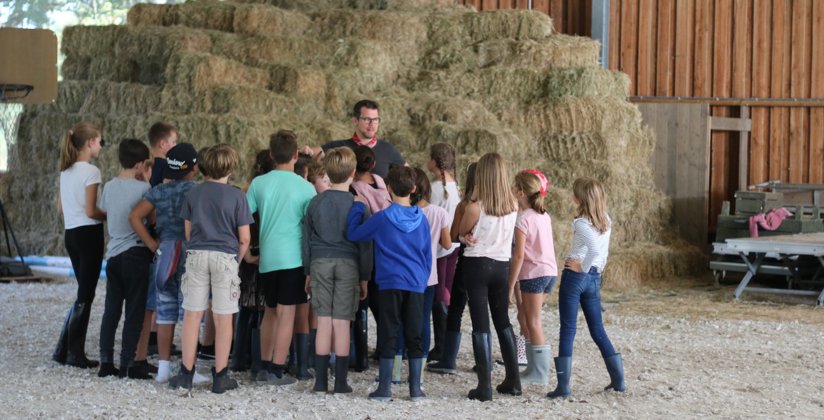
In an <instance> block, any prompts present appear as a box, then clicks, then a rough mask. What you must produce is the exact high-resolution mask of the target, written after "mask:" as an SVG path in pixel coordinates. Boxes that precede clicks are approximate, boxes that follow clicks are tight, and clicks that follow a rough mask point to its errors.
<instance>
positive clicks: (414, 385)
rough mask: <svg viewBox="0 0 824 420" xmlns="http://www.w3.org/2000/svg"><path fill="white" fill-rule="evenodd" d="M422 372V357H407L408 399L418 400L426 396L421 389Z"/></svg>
mask: <svg viewBox="0 0 824 420" xmlns="http://www.w3.org/2000/svg"><path fill="white" fill-rule="evenodd" d="M422 372H423V358H420V359H409V399H411V400H412V401H420V400H422V399H424V398H426V394H424V393H423V390H421V373H422Z"/></svg>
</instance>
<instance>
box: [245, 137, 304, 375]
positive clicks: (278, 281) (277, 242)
mask: <svg viewBox="0 0 824 420" xmlns="http://www.w3.org/2000/svg"><path fill="white" fill-rule="evenodd" d="M269 153H270V154H271V155H272V159H273V160H274V161H275V169H274V170H273V171H271V172H269V173H267V174H265V175H261V176H259V177H257V178H255V179H254V180H252V183H251V184H250V185H249V191H248V192H247V193H246V198H247V200H248V201H249V208H250V209H251V211H252V213H257V214H258V216H259V218H260V226H259V231H260V268H259V271H260V276H259V277H258V282H259V284H260V285H261V287H262V289H263V294H264V297H265V300H266V311H265V312H264V316H263V321H262V323H261V326H260V358H261V361H262V362H263V369H261V370H260V372H258V375H257V378H256V379H257V380H258V381H260V382H266V383H270V384H274V385H288V384H291V383H294V382H295V379H294V378H291V377H288V376H286V374H285V368H286V358H287V357H288V355H289V346H290V344H291V343H292V333H293V332H295V333H296V334H295V341H296V344H297V345H298V347H299V348H305V349H307V350H308V339H309V335H308V333H309V320H308V311H309V306H308V305H307V301H308V300H307V297H308V296H307V294H306V291H305V290H304V286H305V283H306V276H305V275H304V269H303V259H302V258H301V241H302V239H303V233H302V228H303V216H304V215H305V214H306V208H307V206H308V205H309V201H310V200H312V198H313V197H314V196H315V188H314V187H313V186H312V184H310V183H309V182H307V181H306V180H305V179H303V178H301V177H300V176H299V175H296V174H295V173H294V168H295V162H297V159H298V143H297V136H296V135H295V133H294V132H292V131H288V130H280V131H278V132H277V133H275V134H273V135H272V137H271V138H270V140H269ZM296 313H297V314H298V315H297V321H298V322H297V325H296V322H295V320H296V315H295V314H296ZM275 323H276V327H275ZM273 331H274V332H275V333H274V334H273V333H272V332H273ZM301 353H305V352H298V357H299V360H298V364H299V365H301V364H302V365H303V366H305V364H306V361H307V357H308V355H307V354H301ZM301 370H304V371H305V369H301Z"/></svg>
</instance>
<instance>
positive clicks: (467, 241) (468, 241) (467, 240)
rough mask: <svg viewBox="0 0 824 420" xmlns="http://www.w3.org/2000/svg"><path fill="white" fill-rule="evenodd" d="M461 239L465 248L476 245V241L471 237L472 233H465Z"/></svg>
mask: <svg viewBox="0 0 824 420" xmlns="http://www.w3.org/2000/svg"><path fill="white" fill-rule="evenodd" d="M463 238H464V243H465V244H466V246H475V244H477V243H478V240H477V239H475V236H473V235H472V233H467V234H466V235H464V237H463Z"/></svg>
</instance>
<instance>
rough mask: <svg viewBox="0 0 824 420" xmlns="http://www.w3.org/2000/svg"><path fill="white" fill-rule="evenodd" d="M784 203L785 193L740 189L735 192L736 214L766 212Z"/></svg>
mask: <svg viewBox="0 0 824 420" xmlns="http://www.w3.org/2000/svg"><path fill="white" fill-rule="evenodd" d="M783 204H784V194H782V193H778V192H763V191H738V192H736V193H735V214H739V215H753V214H758V213H765V212H768V211H770V210H772V209H774V208H777V207H781V206H782V205H783Z"/></svg>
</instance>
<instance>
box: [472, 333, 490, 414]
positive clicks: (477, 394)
mask: <svg viewBox="0 0 824 420" xmlns="http://www.w3.org/2000/svg"><path fill="white" fill-rule="evenodd" d="M488 338H489V334H487V333H472V352H473V353H474V355H475V370H476V372H477V373H478V386H477V387H476V388H475V389H473V390H471V391H469V395H467V397H468V398H469V399H470V400H478V401H492V365H491V364H490V356H489V353H490V348H489V339H488Z"/></svg>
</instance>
